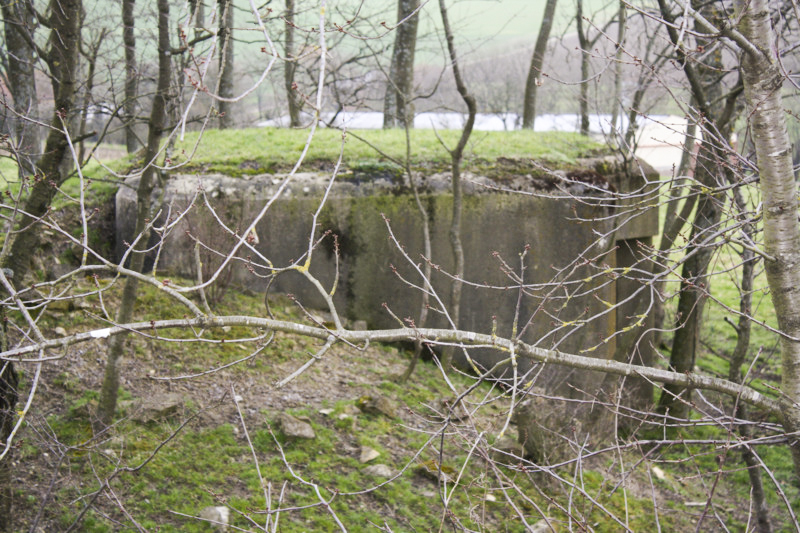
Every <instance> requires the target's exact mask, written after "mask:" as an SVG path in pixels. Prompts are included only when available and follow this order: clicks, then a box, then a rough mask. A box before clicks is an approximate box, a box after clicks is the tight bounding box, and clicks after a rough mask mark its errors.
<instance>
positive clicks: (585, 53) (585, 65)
mask: <svg viewBox="0 0 800 533" xmlns="http://www.w3.org/2000/svg"><path fill="white" fill-rule="evenodd" d="M575 24H576V26H577V27H578V46H580V49H581V94H580V114H581V135H589V82H588V81H587V80H588V79H589V39H587V38H586V31H585V30H584V28H583V0H578V5H577V8H576V10H575Z"/></svg>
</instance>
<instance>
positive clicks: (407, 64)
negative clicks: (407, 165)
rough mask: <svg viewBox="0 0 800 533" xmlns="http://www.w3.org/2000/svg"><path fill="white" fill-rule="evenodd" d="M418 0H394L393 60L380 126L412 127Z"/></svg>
mask: <svg viewBox="0 0 800 533" xmlns="http://www.w3.org/2000/svg"><path fill="white" fill-rule="evenodd" d="M419 9H420V2H419V0H397V24H398V27H397V29H396V30H395V38H394V48H393V50H392V63H391V66H390V67H389V79H388V80H387V85H386V95H385V96H384V104H383V127H384V128H391V127H395V126H400V127H405V125H406V124H408V125H409V127H414V107H413V104H412V100H413V94H412V93H413V89H414V53H415V51H416V48H417V30H418V28H419Z"/></svg>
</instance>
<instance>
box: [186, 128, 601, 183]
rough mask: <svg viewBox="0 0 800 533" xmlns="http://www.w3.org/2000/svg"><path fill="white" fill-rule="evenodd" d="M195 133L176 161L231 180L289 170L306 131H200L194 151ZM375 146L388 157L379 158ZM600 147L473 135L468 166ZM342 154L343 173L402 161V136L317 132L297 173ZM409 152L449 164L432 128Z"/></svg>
mask: <svg viewBox="0 0 800 533" xmlns="http://www.w3.org/2000/svg"><path fill="white" fill-rule="evenodd" d="M438 134H439V136H440V137H441V138H442V139H443V141H444V142H445V144H446V145H447V146H448V147H449V148H453V147H455V145H456V143H457V141H458V138H459V136H460V131H455V130H444V131H440V132H438ZM198 135H199V134H198V133H191V134H187V135H186V139H185V140H184V141H183V142H178V143H176V145H175V157H174V158H173V160H174V162H179V161H184V160H185V159H186V158H188V157H191V162H190V163H189V169H192V170H195V171H197V170H200V169H202V170H203V171H206V172H221V173H223V174H228V175H234V176H237V175H242V174H252V173H258V172H272V171H285V170H288V169H289V168H291V166H292V165H294V163H295V162H296V161H297V160H298V158H299V157H300V155H301V153H302V151H303V149H304V147H305V145H306V142H307V141H308V131H307V130H292V129H278V128H259V129H242V130H209V131H206V132H204V133H203V136H202V139H201V140H200V144H199V146H198V147H197V150H196V152H193V150H194V146H195V144H196V142H197V138H198ZM359 138H361V139H363V140H359ZM365 141H366V142H365ZM376 148H377V149H378V150H380V152H382V153H384V154H386V155H387V156H388V157H383V156H382V155H381V154H380V153H378V152H377V151H376ZM598 148H599V145H598V144H597V143H595V142H593V141H591V140H589V139H587V138H586V137H582V136H580V135H578V134H571V133H536V132H531V131H513V132H474V133H473V134H472V137H471V139H470V142H469V145H468V147H467V151H466V153H465V155H466V160H467V162H468V163H469V161H472V160H478V159H479V160H481V161H483V162H487V161H488V162H492V161H494V160H496V159H497V158H499V157H508V158H533V159H541V160H547V161H554V162H561V163H569V162H573V161H574V160H575V158H578V157H581V156H584V155H586V154H589V153H592V152H593V151H596V150H597V149H598ZM342 150H343V152H342ZM340 153H343V164H344V167H345V168H347V169H358V168H362V167H367V168H369V166H370V165H375V164H377V163H387V162H390V161H391V160H398V161H404V160H405V154H406V138H405V132H404V131H402V130H357V131H354V132H353V133H352V135H349V136H348V137H347V139H346V142H344V141H343V139H342V132H340V131H338V130H330V129H319V130H317V132H316V133H315V135H314V137H313V139H312V140H311V144H310V145H309V151H308V155H307V156H306V162H307V165H306V166H305V167H301V170H303V169H305V168H309V167H311V168H313V167H314V166H316V165H319V164H321V163H327V164H328V165H326V168H329V167H330V163H332V162H335V161H337V160H338V158H339V155H340ZM411 154H412V155H411V159H412V164H413V165H415V166H419V165H431V164H433V165H445V164H448V163H449V161H450V156H449V154H448V152H447V150H446V149H445V148H444V146H442V144H441V143H440V142H439V140H438V139H437V138H436V133H435V132H434V131H432V130H412V131H411Z"/></svg>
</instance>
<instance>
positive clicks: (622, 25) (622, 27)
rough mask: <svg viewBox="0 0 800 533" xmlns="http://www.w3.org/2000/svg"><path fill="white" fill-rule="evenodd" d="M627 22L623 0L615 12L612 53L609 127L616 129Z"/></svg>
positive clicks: (620, 102)
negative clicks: (612, 86) (613, 52)
mask: <svg viewBox="0 0 800 533" xmlns="http://www.w3.org/2000/svg"><path fill="white" fill-rule="evenodd" d="M627 24H628V9H627V6H626V5H625V2H624V0H621V1H620V3H619V11H618V12H617V42H616V48H617V51H616V53H615V54H614V98H613V101H612V106H613V107H612V108H611V127H612V128H614V130H616V129H617V122H618V121H619V113H620V109H621V107H622V51H623V46H624V44H625V31H626V29H627V28H626V27H627Z"/></svg>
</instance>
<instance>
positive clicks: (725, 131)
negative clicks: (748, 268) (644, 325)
mask: <svg viewBox="0 0 800 533" xmlns="http://www.w3.org/2000/svg"><path fill="white" fill-rule="evenodd" d="M714 7H715V6H708V5H705V6H704V10H705V14H706V16H707V17H709V18H711V19H714V18H716V17H717V16H718V15H719V13H717V12H716V11H715V10H714V9H713V8H714ZM659 8H660V10H661V15H662V17H663V18H664V19H665V20H666V21H668V22H670V21H672V14H671V13H670V11H669V7H668V6H667V3H666V0H659ZM667 30H668V33H669V36H670V40H671V41H672V42H673V43H676V42H677V39H678V34H677V32H676V30H675V28H674V27H673V26H668V27H667ZM705 44H708V43H706V42H705V41H704V40H703V39H700V38H698V46H703V45H705ZM676 50H677V53H678V55H679V59H685V57H683V55H682V54H683V52H682V50H680V47H678V48H676ZM707 61H709V62H710V63H709V64H703V63H699V64H698V65H696V66H695V65H692V64H689V63H684V64H683V68H684V72H685V73H686V77H687V80H688V81H689V84H690V86H691V90H692V98H693V99H694V101H695V102H697V103H698V108H699V110H700V112H701V114H702V115H703V117H704V119H705V120H706V121H707V123H708V128H707V130H708V131H714V132H718V134H719V135H720V136H721V137H722V139H716V138H714V137H712V136H710V135H708V136H707V137H706V138H704V139H703V144H702V145H701V147H700V151H699V153H698V156H697V165H696V168H695V179H696V181H697V182H698V183H699V186H700V190H699V191H698V192H697V194H699V195H700V197H699V200H698V205H697V211H696V212H695V218H694V221H693V225H692V233H691V237H690V240H689V244H688V246H687V247H686V257H687V258H686V260H685V262H684V265H683V269H682V273H681V279H682V281H681V290H680V296H679V298H678V313H677V317H676V331H675V336H674V337H673V341H672V352H671V354H670V362H669V364H670V368H671V369H672V370H674V371H676V372H692V371H693V369H694V365H695V362H696V360H697V348H698V342H699V334H700V322H701V318H702V310H703V305H704V303H705V298H706V295H707V294H708V292H709V291H710V278H709V276H708V267H709V264H710V261H711V257H712V255H713V246H714V244H713V242H709V241H710V235H712V234H713V233H714V231H715V230H716V226H717V225H718V223H719V220H720V217H721V213H720V206H719V199H718V198H717V197H716V196H718V195H715V194H713V193H711V192H706V191H713V190H714V189H715V188H717V187H718V186H719V185H721V184H722V182H723V181H724V176H725V173H726V170H725V169H726V164H727V159H726V157H727V156H726V152H725V145H727V144H728V143H727V139H728V137H729V136H730V124H731V119H732V115H731V114H730V113H728V114H726V111H727V108H725V109H723V107H724V106H723V104H725V103H729V102H725V101H723V100H721V98H720V96H721V92H722V91H721V88H720V86H719V83H717V80H716V72H717V71H718V69H719V68H720V67H721V65H720V61H721V58H720V56H719V55H712V56H710V57H708V58H707ZM732 94H733V99H734V101H735V98H736V94H738V93H732ZM632 111H635V110H634V109H632ZM690 403H691V390H689V389H684V388H683V387H680V386H675V385H667V386H665V387H664V390H663V392H662V394H661V397H660V399H659V403H658V409H659V412H662V413H669V415H671V416H675V417H680V418H683V417H686V416H687V414H688V412H689V404H690Z"/></svg>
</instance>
